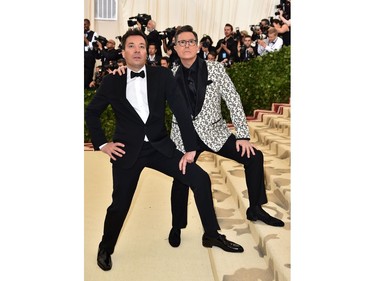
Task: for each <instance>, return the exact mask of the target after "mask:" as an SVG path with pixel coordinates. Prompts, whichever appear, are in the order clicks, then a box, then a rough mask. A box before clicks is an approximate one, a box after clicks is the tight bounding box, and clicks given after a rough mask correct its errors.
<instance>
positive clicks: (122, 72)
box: [112, 65, 126, 76]
mask: <svg viewBox="0 0 375 281" xmlns="http://www.w3.org/2000/svg"><path fill="white" fill-rule="evenodd" d="M125 72H126V65H124V66H120V67H118V68H116V69H114V70H113V71H112V74H113V75H115V74H117V73H118V75H120V76H121V75H123V74H125Z"/></svg>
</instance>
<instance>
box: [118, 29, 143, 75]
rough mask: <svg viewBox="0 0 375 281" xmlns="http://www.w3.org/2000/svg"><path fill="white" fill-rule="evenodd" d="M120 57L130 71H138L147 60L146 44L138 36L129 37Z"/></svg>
mask: <svg viewBox="0 0 375 281" xmlns="http://www.w3.org/2000/svg"><path fill="white" fill-rule="evenodd" d="M122 56H123V57H124V58H125V60H126V65H127V67H129V68H130V69H132V70H135V71H138V70H140V69H141V68H142V67H143V66H144V65H145V63H146V60H147V44H146V41H145V39H144V38H143V37H142V36H140V35H131V36H129V37H128V38H127V39H126V41H125V45H124V50H123V51H122Z"/></svg>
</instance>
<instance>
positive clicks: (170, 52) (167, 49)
mask: <svg viewBox="0 0 375 281" xmlns="http://www.w3.org/2000/svg"><path fill="white" fill-rule="evenodd" d="M178 29H179V26H177V27H171V28H167V29H166V30H164V31H162V32H161V34H162V36H161V38H162V42H163V50H164V53H166V54H167V56H168V57H169V61H170V66H171V67H173V66H175V65H179V64H180V58H179V57H178V55H177V52H176V50H175V49H174V46H175V42H174V35H175V33H176V30H178ZM167 39H168V41H167Z"/></svg>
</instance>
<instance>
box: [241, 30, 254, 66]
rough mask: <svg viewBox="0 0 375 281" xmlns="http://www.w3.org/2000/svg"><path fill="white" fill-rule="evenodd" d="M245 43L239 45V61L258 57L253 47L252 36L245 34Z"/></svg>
mask: <svg viewBox="0 0 375 281" xmlns="http://www.w3.org/2000/svg"><path fill="white" fill-rule="evenodd" d="M243 38H244V39H243V45H239V46H238V61H239V62H244V61H249V60H250V59H253V58H255V57H256V54H255V51H254V48H253V47H251V43H252V41H251V36H250V35H245V36H244V37H243Z"/></svg>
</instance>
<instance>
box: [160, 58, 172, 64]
mask: <svg viewBox="0 0 375 281" xmlns="http://www.w3.org/2000/svg"><path fill="white" fill-rule="evenodd" d="M160 60H165V61H166V62H167V63H168V64H169V63H170V62H171V60H170V58H169V57H167V56H163V57H161V59H160Z"/></svg>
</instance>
